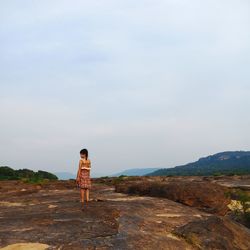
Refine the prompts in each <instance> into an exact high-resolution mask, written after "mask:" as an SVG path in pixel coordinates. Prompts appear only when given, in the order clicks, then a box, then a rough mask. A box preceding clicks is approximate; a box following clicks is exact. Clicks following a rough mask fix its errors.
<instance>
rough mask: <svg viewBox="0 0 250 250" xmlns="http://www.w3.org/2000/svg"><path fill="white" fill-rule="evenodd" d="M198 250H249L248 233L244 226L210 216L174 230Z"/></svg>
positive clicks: (226, 219)
mask: <svg viewBox="0 0 250 250" xmlns="http://www.w3.org/2000/svg"><path fill="white" fill-rule="evenodd" d="M175 233H176V234H177V235H180V236H182V237H184V238H185V239H186V240H187V241H188V242H190V243H192V244H193V245H194V246H197V248H198V249H207V250H210V249H211V250H212V249H220V250H234V249H246V250H247V249H250V242H249V233H250V231H249V230H247V229H246V228H245V227H244V226H242V225H241V224H239V223H235V222H233V221H231V220H229V219H228V218H222V217H215V216H211V217H210V218H208V219H205V220H197V221H192V222H189V223H188V224H186V225H184V226H181V227H179V228H177V229H176V230H175Z"/></svg>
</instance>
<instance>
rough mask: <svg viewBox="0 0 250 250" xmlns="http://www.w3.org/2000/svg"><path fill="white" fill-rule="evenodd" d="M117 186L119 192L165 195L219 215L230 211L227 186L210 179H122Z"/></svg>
mask: <svg viewBox="0 0 250 250" xmlns="http://www.w3.org/2000/svg"><path fill="white" fill-rule="evenodd" d="M115 187H116V191H117V192H124V193H128V194H139V195H149V196H156V197H165V198H167V199H170V200H173V201H177V202H180V203H183V204H185V205H188V206H191V207H196V208H198V209H200V210H203V211H205V212H208V213H213V214H217V215H225V214H226V213H227V212H228V211H229V208H228V206H227V205H228V204H230V199H229V198H228V197H226V195H225V192H226V191H228V190H227V188H226V187H222V186H220V185H218V184H216V183H211V182H209V181H204V180H203V181H202V180H191V181H190V180H187V179H181V180H178V181H176V180H169V181H164V182H157V181H148V180H142V181H140V180H139V181H122V182H120V183H117V184H116V185H115Z"/></svg>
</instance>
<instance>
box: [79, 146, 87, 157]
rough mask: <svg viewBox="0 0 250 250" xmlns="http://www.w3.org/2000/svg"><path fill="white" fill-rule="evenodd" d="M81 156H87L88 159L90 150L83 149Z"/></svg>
mask: <svg viewBox="0 0 250 250" xmlns="http://www.w3.org/2000/svg"><path fill="white" fill-rule="evenodd" d="M80 154H81V155H86V158H87V159H88V150H87V149H86V148H84V149H82V150H81V151H80Z"/></svg>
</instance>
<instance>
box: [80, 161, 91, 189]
mask: <svg viewBox="0 0 250 250" xmlns="http://www.w3.org/2000/svg"><path fill="white" fill-rule="evenodd" d="M80 161H81V170H80V182H79V187H80V188H89V189H90V188H91V178H90V170H87V169H82V168H83V167H91V162H90V161H88V162H83V160H82V159H81V160H80Z"/></svg>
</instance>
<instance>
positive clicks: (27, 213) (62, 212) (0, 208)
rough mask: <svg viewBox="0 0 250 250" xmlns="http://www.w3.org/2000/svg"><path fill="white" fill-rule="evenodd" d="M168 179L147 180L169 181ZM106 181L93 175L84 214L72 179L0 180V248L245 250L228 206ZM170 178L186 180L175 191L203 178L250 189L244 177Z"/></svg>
mask: <svg viewBox="0 0 250 250" xmlns="http://www.w3.org/2000/svg"><path fill="white" fill-rule="evenodd" d="M137 178H139V177H137ZM169 178H170V179H171V177H169ZM169 178H163V179H162V178H160V179H159V178H153V177H150V178H146V179H147V180H148V181H150V180H157V181H158V180H159V181H161V182H164V181H165V182H168V180H169ZM141 179H143V178H141ZM99 180H102V181H99ZM107 180H110V179H107ZM107 180H104V179H93V181H92V189H91V190H90V201H89V203H88V204H86V203H85V210H83V211H82V210H81V203H80V195H79V193H80V192H79V189H78V188H77V187H76V185H75V181H74V180H68V181H59V180H58V181H48V182H46V183H43V184H28V183H23V182H21V181H16V180H11V181H0V249H4V250H15V249H25V250H30V249H34V250H42V249H48V250H49V249H63V250H64V249H65V250H66V249H69V250H70V249H73V250H74V249H75V250H77V249H100V250H104V249H150V250H151V249H158V250H160V249H169V250H171V249H174V250H175V249H178V250H179V249H226V250H230V249H232V250H234V249H250V241H249V239H250V230H249V229H248V228H247V227H245V226H244V225H242V224H240V223H238V222H236V221H234V220H232V219H231V218H230V216H229V213H230V211H226V210H225V209H222V210H221V208H220V210H218V211H222V212H223V215H221V214H222V212H219V213H217V212H216V211H217V210H216V211H215V212H212V213H210V212H207V210H206V209H201V208H200V207H199V206H197V207H195V206H196V204H197V202H193V201H192V199H193V196H192V197H190V198H189V199H188V201H187V204H183V203H181V202H178V200H171V199H168V198H165V197H152V196H146V195H131V194H127V193H122V192H116V191H117V190H116V187H115V185H112V184H110V183H108V181H107ZM171 180H172V183H173V180H174V181H176V183H180V180H185V183H184V184H183V185H181V186H178V187H179V189H178V192H181V190H182V188H183V187H185V186H186V184H187V182H190V183H191V182H192V181H194V180H199V181H200V182H199V185H198V184H197V185H198V186H197V185H196V187H199V186H201V185H200V183H204V185H203V186H204V187H205V188H207V189H208V188H209V187H210V186H209V185H207V183H208V182H209V183H210V184H213V183H215V184H216V185H219V186H220V187H221V188H222V189H223V188H232V187H233V188H235V187H241V188H243V189H245V190H249V187H250V178H249V176H248V177H244V178H243V177H242V178H241V177H234V176H232V177H225V178H216V177H204V178H203V177H176V178H174V177H173V178H172V179H171ZM123 185H124V183H123ZM170 186H171V188H172V192H175V189H174V188H173V185H172V184H171V185H169V187H170ZM188 190H189V191H187V192H192V189H188ZM223 190H224V189H223ZM208 193H209V192H208ZM187 195H188V194H187ZM198 195H199V194H198ZM182 196H183V195H182ZM174 199H177V198H176V197H174ZM195 199H197V198H195ZM209 200H210V199H206V202H207V201H208V202H209ZM229 201H230V200H229ZM184 202H185V200H184ZM226 202H228V201H227V200H225V205H226ZM188 204H189V205H188ZM193 204H194V205H193ZM209 209H210V208H209ZM209 211H210V210H209ZM211 211H212V210H211Z"/></svg>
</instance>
